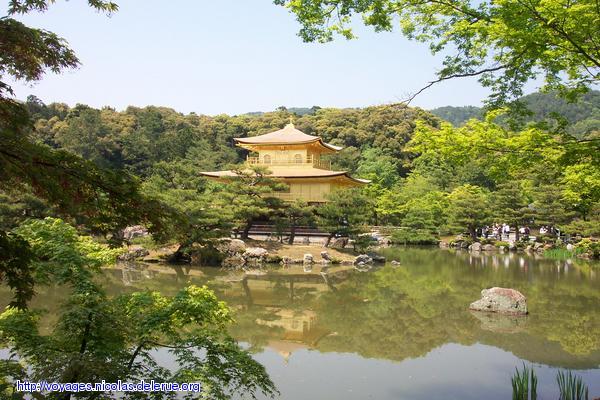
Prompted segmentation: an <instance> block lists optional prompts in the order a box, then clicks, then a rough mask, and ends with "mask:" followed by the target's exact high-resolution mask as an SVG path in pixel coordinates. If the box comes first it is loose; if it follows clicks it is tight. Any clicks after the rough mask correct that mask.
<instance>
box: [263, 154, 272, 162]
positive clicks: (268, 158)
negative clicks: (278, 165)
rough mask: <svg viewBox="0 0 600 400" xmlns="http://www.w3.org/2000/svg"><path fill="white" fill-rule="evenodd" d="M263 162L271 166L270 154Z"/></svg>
mask: <svg viewBox="0 0 600 400" xmlns="http://www.w3.org/2000/svg"><path fill="white" fill-rule="evenodd" d="M263 162H264V163H265V164H271V156H270V155H268V154H265V156H264V157H263Z"/></svg>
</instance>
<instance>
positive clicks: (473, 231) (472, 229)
mask: <svg viewBox="0 0 600 400" xmlns="http://www.w3.org/2000/svg"><path fill="white" fill-rule="evenodd" d="M469 234H470V235H471V239H473V240H477V229H475V227H472V226H469Z"/></svg>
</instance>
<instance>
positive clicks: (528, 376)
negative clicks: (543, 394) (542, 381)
mask: <svg viewBox="0 0 600 400" xmlns="http://www.w3.org/2000/svg"><path fill="white" fill-rule="evenodd" d="M511 383H512V388H513V392H512V393H513V395H512V398H513V400H536V399H537V376H536V374H535V371H534V370H533V368H531V369H529V368H527V367H526V366H525V365H523V371H519V370H518V369H517V370H516V371H515V374H514V375H513V377H512V379H511Z"/></svg>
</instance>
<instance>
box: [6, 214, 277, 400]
mask: <svg viewBox="0 0 600 400" xmlns="http://www.w3.org/2000/svg"><path fill="white" fill-rule="evenodd" d="M15 233H16V234H18V235H19V236H20V237H22V238H23V240H26V241H27V243H28V244H29V246H30V247H31V253H32V254H33V256H34V258H33V260H32V268H33V270H34V273H33V276H34V277H35V279H36V284H38V285H40V284H44V283H59V288H61V289H66V291H67V292H68V293H69V295H68V297H67V300H66V301H65V302H64V304H63V307H62V310H63V311H62V313H61V314H60V315H59V316H58V320H57V321H55V320H54V319H53V318H49V319H48V318H45V314H44V313H43V312H42V311H39V310H29V309H18V308H14V307H9V308H7V309H6V310H5V311H4V312H3V313H2V314H0V343H1V344H2V346H3V347H5V348H9V349H10V352H9V354H8V355H7V357H6V358H5V359H4V360H3V363H2V365H3V368H2V370H1V372H2V374H3V375H2V377H1V379H0V382H1V383H0V393H2V394H3V395H4V396H12V397H10V398H14V399H24V398H26V394H25V393H17V392H16V391H15V390H14V389H15V388H14V387H13V386H12V384H13V382H14V381H15V380H16V379H21V380H30V381H40V380H46V381H56V382H62V383H67V382H101V381H102V380H105V381H106V382H116V381H117V380H122V381H124V382H135V381H139V380H141V379H145V380H147V381H149V380H152V379H154V380H155V381H156V382H178V383H183V382H200V383H201V384H202V390H203V392H202V393H188V394H187V395H186V398H206V397H208V398H215V399H228V398H230V397H231V396H232V395H233V394H234V393H236V392H244V393H248V394H250V395H252V396H254V394H255V393H256V392H259V391H260V392H262V393H263V394H265V395H274V394H275V393H276V390H275V388H274V386H273V383H272V382H271V381H270V379H269V377H268V375H267V374H266V372H265V370H264V368H263V367H262V366H261V365H260V364H258V363H257V362H256V361H254V360H253V359H252V357H251V356H250V354H249V353H248V352H247V351H245V350H243V349H241V348H240V347H239V346H238V345H237V343H236V342H235V341H234V340H233V339H232V338H231V337H230V336H229V335H228V333H227V325H228V324H229V323H230V322H231V321H232V317H231V313H230V310H229V309H228V308H227V306H226V305H225V303H223V302H221V301H218V300H217V298H216V296H215V295H214V293H213V292H212V291H210V290H209V289H207V288H206V287H196V286H189V287H187V288H185V289H183V290H181V291H180V292H179V293H177V294H176V295H175V296H173V297H166V296H162V295H161V294H160V293H158V292H150V291H146V292H138V293H133V294H128V295H122V296H119V297H116V298H109V297H108V296H107V295H106V293H105V292H104V291H103V290H102V288H101V287H100V286H99V285H98V284H97V283H96V282H95V278H96V275H97V272H98V271H99V269H98V267H99V266H100V265H102V264H104V263H106V262H111V261H114V258H115V254H116V253H117V251H116V250H111V249H108V248H106V247H105V246H102V245H100V244H98V243H95V242H93V241H92V240H91V238H89V237H82V236H79V235H78V234H77V233H76V231H75V229H74V228H73V227H71V226H69V225H68V224H66V223H64V222H63V221H61V220H58V219H50V218H48V219H45V220H42V221H31V222H29V223H26V224H23V225H22V226H21V227H20V228H19V229H17V230H16V232H15ZM156 358H162V360H168V361H171V360H173V361H175V365H176V367H174V368H166V367H165V366H164V365H161V363H160V362H159V361H157V359H156ZM98 395H99V393H93V392H90V393H78V394H77V397H78V398H85V399H93V398H98ZM102 395H104V396H111V395H114V393H103V394H102ZM175 395H176V394H175V393H166V392H160V393H158V392H155V393H129V394H127V397H128V398H148V396H151V398H155V399H170V398H175V397H176V396H175ZM70 396H71V394H70V393H67V394H65V396H64V397H62V398H65V399H68V398H70ZM36 398H40V399H44V398H48V399H50V398H55V397H54V395H53V394H48V395H47V396H45V395H43V394H36Z"/></svg>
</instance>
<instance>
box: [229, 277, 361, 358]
mask: <svg viewBox="0 0 600 400" xmlns="http://www.w3.org/2000/svg"><path fill="white" fill-rule="evenodd" d="M287 272H288V273H282V274H269V275H252V274H246V275H244V277H243V278H242V279H241V280H240V283H241V285H242V288H243V290H244V296H245V299H246V307H247V308H248V309H260V312H261V313H263V314H267V315H268V318H261V317H259V318H256V320H255V323H256V324H257V325H261V326H265V327H269V328H274V329H272V330H271V332H270V335H271V337H269V339H268V341H267V347H269V348H271V349H273V350H275V351H277V352H278V353H279V354H281V355H282V357H283V358H284V360H285V361H286V362H287V361H288V360H289V358H290V356H291V355H292V353H293V352H294V351H297V350H303V349H310V348H315V347H316V346H317V344H318V342H319V341H320V340H321V339H322V338H323V337H325V336H328V335H330V334H332V333H331V332H330V331H328V330H324V329H322V328H320V327H319V324H318V316H317V313H316V312H315V311H313V310H310V309H306V308H305V307H304V306H305V305H306V303H308V302H310V300H311V299H314V298H315V297H317V296H319V295H320V294H321V293H324V292H327V291H332V290H333V291H335V290H336V288H335V285H336V284H338V283H340V282H342V281H343V280H345V279H347V278H348V276H349V275H350V271H349V270H348V269H344V268H340V269H337V270H334V271H330V269H329V268H322V269H316V270H314V271H310V272H308V273H294V271H293V270H292V271H287ZM295 305H301V306H302V307H300V308H298V307H295Z"/></svg>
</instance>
